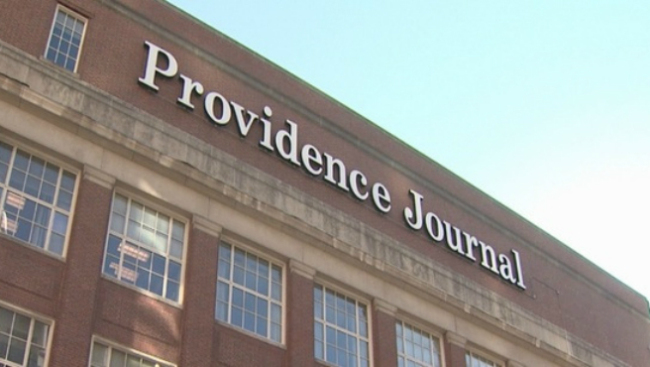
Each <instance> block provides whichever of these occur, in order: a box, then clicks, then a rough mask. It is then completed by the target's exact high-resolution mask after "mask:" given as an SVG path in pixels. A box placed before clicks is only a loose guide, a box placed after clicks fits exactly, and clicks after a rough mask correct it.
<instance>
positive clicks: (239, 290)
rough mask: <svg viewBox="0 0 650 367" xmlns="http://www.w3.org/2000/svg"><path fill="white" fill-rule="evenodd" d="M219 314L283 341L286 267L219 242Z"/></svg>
mask: <svg viewBox="0 0 650 367" xmlns="http://www.w3.org/2000/svg"><path fill="white" fill-rule="evenodd" d="M217 270H218V277H217V278H218V279H217V306H216V310H215V318H216V319H217V320H219V321H223V322H226V323H228V324H231V325H233V326H236V327H238V328H241V329H244V330H247V331H250V332H252V333H255V334H257V335H259V336H261V337H264V338H268V339H270V340H272V341H274V342H277V343H281V342H282V267H280V266H279V265H277V264H274V263H272V262H270V261H268V260H264V259H262V258H260V257H258V256H256V255H254V254H251V253H250V252H246V251H244V250H242V249H240V248H237V247H235V246H231V245H229V244H227V243H221V244H220V245H219V265H218V266H217Z"/></svg>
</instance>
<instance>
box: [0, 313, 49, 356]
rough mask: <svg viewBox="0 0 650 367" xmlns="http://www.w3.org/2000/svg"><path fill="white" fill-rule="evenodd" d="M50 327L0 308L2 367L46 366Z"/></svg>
mask: <svg viewBox="0 0 650 367" xmlns="http://www.w3.org/2000/svg"><path fill="white" fill-rule="evenodd" d="M49 334H50V326H49V325H48V324H46V323H44V322H41V321H38V320H35V319H33V318H31V317H29V316H25V315H22V314H20V313H18V312H14V311H12V310H9V309H6V308H4V307H2V306H0V366H2V367H5V366H6V367H19V366H21V367H22V366H26V367H27V366H29V367H42V366H45V360H46V350H47V342H48V338H49Z"/></svg>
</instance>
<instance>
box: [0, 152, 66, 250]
mask: <svg viewBox="0 0 650 367" xmlns="http://www.w3.org/2000/svg"><path fill="white" fill-rule="evenodd" d="M76 180H77V176H76V175H75V174H74V173H72V172H69V171H66V170H64V169H62V168H60V167H59V166H57V165H54V164H52V163H49V162H46V161H45V160H43V159H41V158H38V157H36V156H33V155H31V154H29V153H27V152H24V151H22V150H20V149H16V148H15V147H13V146H11V145H9V144H6V143H3V142H0V203H2V212H1V213H0V214H1V215H0V232H2V233H6V234H9V235H11V236H13V237H15V238H18V239H20V240H22V241H25V242H27V243H29V244H31V245H33V246H36V247H39V248H42V249H44V250H46V251H48V252H51V253H53V254H56V255H59V256H62V255H63V250H64V247H65V242H66V237H67V233H68V227H69V222H70V214H71V210H72V199H73V196H74V191H75V184H76Z"/></svg>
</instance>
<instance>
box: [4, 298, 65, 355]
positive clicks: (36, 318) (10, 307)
mask: <svg viewBox="0 0 650 367" xmlns="http://www.w3.org/2000/svg"><path fill="white" fill-rule="evenodd" d="M0 308H4V309H5V310H8V311H10V312H13V313H15V314H19V315H21V316H25V317H27V318H30V319H31V320H30V326H29V335H28V337H27V340H28V341H29V342H28V343H27V348H26V350H25V356H24V357H23V358H24V360H23V364H16V363H14V362H9V361H6V360H5V359H4V358H3V357H0V363H4V364H6V365H7V367H14V366H15V367H25V366H27V363H28V362H29V351H30V350H29V349H30V348H31V347H32V345H31V344H32V342H31V339H32V337H33V333H34V324H35V322H36V321H38V322H40V323H42V324H45V325H47V326H48V331H47V336H46V337H47V341H46V342H45V348H44V351H45V358H44V360H43V364H42V366H43V367H46V366H47V365H48V364H49V360H50V355H51V349H52V339H53V338H52V336H53V335H54V321H53V320H51V319H49V318H46V317H43V316H41V315H38V314H35V313H34V312H31V311H29V310H25V309H23V308H20V307H16V306H13V305H11V304H8V303H5V302H2V301H0Z"/></svg>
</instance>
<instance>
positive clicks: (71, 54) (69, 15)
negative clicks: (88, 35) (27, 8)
mask: <svg viewBox="0 0 650 367" xmlns="http://www.w3.org/2000/svg"><path fill="white" fill-rule="evenodd" d="M85 29H86V19H85V18H83V17H81V16H80V15H78V14H76V13H74V12H72V11H71V10H69V9H67V8H65V7H62V6H60V5H59V6H58V7H57V9H56V14H55V16H54V21H53V22H52V30H51V31H50V39H49V40H48V41H47V49H46V50H45V58H46V59H48V60H50V61H52V62H53V63H55V64H57V65H59V66H61V67H63V68H65V69H68V70H70V71H72V72H75V71H76V70H77V64H78V61H79V54H80V52H81V45H82V43H83V38H84V32H85Z"/></svg>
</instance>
